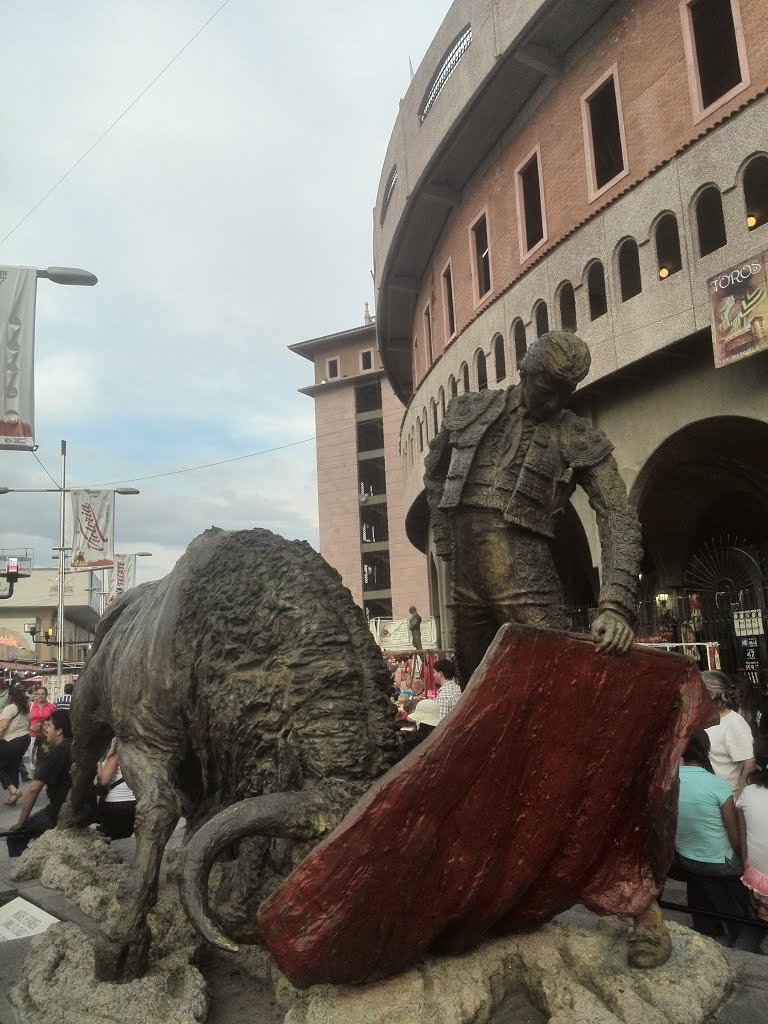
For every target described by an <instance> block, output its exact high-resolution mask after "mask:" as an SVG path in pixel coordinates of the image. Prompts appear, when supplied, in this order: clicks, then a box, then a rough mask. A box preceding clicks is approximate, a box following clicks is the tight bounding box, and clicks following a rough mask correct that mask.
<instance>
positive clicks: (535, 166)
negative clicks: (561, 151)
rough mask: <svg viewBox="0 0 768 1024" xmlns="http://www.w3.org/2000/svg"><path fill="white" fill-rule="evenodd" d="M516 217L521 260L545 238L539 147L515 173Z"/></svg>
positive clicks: (545, 227)
mask: <svg viewBox="0 0 768 1024" xmlns="http://www.w3.org/2000/svg"><path fill="white" fill-rule="evenodd" d="M515 186H516V192H517V216H518V225H519V232H520V251H521V258H522V259H525V258H526V257H527V256H529V255H530V254H531V253H532V252H533V251H534V249H537V248H538V247H539V246H540V245H541V244H542V242H543V241H544V240H545V239H546V237H547V225H546V218H545V215H544V196H543V188H542V181H541V160H540V158H539V147H538V146H537V147H536V149H535V150H534V151H533V152H532V153H530V154H529V155H528V156H527V157H526V158H525V160H524V161H523V162H522V163H521V164H520V166H519V167H518V168H517V170H516V172H515Z"/></svg>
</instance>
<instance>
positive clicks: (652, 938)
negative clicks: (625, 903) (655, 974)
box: [627, 901, 672, 967]
mask: <svg viewBox="0 0 768 1024" xmlns="http://www.w3.org/2000/svg"><path fill="white" fill-rule="evenodd" d="M671 955H672V940H671V939H670V937H669V932H668V931H667V926H666V925H665V924H664V920H663V918H662V916H661V910H660V909H659V905H658V903H656V902H655V901H654V903H653V904H652V905H651V906H650V907H649V908H648V910H646V912H645V913H644V914H639V915H638V916H637V917H636V918H635V919H634V921H633V924H632V934H631V935H630V936H629V941H628V949H627V963H628V964H629V966H630V967H661V965H662V964H665V963H666V962H667V960H669V958H670V956H671Z"/></svg>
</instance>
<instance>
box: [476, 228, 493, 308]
mask: <svg viewBox="0 0 768 1024" xmlns="http://www.w3.org/2000/svg"><path fill="white" fill-rule="evenodd" d="M471 231H472V262H473V266H474V271H475V289H476V290H475V298H477V299H482V297H483V296H484V295H487V294H488V292H489V291H490V290H491V251H490V247H489V245H488V223H487V221H486V219H485V214H483V215H482V217H480V218H479V219H478V220H476V221H475V223H474V224H473V225H472V229H471Z"/></svg>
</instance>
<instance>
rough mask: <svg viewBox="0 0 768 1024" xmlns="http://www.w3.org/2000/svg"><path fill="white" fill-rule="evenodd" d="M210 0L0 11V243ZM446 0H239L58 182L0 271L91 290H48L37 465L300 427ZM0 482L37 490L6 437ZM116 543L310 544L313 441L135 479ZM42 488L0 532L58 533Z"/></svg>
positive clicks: (247, 439)
mask: <svg viewBox="0 0 768 1024" xmlns="http://www.w3.org/2000/svg"><path fill="white" fill-rule="evenodd" d="M216 6H217V4H216V2H215V0H184V2H182V0H167V2H165V3H163V4H157V3H151V2H150V0H135V2H134V3H132V4H123V3H118V2H117V0H81V2H80V3H79V4H77V5H71V4H65V5H63V4H60V3H56V2H54V0H39V2H38V3H36V4H15V5H6V8H7V9H6V8H4V10H3V20H2V26H3V32H2V37H0V88H2V90H3V94H4V95H8V96H10V95H12V96H13V102H12V103H7V104H6V105H5V106H4V108H3V118H4V126H3V132H4V138H6V140H13V144H12V145H6V146H4V147H3V150H2V152H0V184H1V186H2V187H0V238H2V236H3V235H5V234H6V232H7V231H8V230H10V228H11V227H12V226H13V225H14V224H15V223H16V222H17V221H18V220H20V219H21V218H22V217H23V216H24V215H25V214H26V213H27V212H28V211H29V210H30V209H31V208H32V206H33V205H34V204H35V203H36V202H37V201H38V200H39V199H40V198H41V196H43V194H44V193H45V192H46V191H47V190H48V189H49V188H50V187H51V186H52V185H53V183H54V182H55V181H56V180H57V179H58V178H59V177H60V176H61V175H62V174H64V172H65V171H67V169H68V168H69V167H71V165H72V164H73V163H74V162H75V161H76V160H77V159H78V158H79V157H81V156H82V155H83V154H84V153H85V151H86V150H87V149H88V147H90V146H91V145H92V144H93V143H94V141H95V140H96V139H97V138H98V136H99V135H100V133H102V132H103V131H104V130H105V128H106V127H107V126H108V125H109V123H110V122H111V121H112V120H113V119H114V118H115V117H116V116H117V114H118V113H119V112H120V111H121V110H123V109H124V108H125V107H126V106H127V104H128V103H129V102H130V101H131V100H132V99H133V98H134V97H135V96H136V95H137V94H138V92H139V91H140V90H141V89H142V88H143V87H144V86H145V85H146V84H147V83H148V82H149V81H150V80H151V79H152V78H153V77H154V76H155V75H156V74H157V73H158V71H159V70H160V69H161V68H162V67H163V65H164V64H165V63H167V62H168V61H169V60H170V59H171V57H172V56H173V55H174V54H175V53H176V52H177V51H178V50H179V49H180V48H181V47H182V46H183V45H184V43H185V42H186V41H187V40H188V39H190V37H191V36H192V34H193V33H194V32H195V31H197V29H198V28H199V27H200V26H201V25H202V24H203V22H204V21H205V19H206V18H208V17H209V16H210V15H211V14H212V13H213V11H214V10H215V9H216ZM447 7H448V3H447V0H440V2H437V0H424V2H423V3H421V4H419V5H416V6H414V5H413V4H411V3H406V0H390V2H389V3H388V4H387V6H386V8H382V7H380V6H379V5H375V4H361V3H358V2H353V0H333V2H331V3H329V4H318V3H316V2H315V0H295V2H294V3H292V4H290V5H286V4H283V5H262V4H258V5H256V4H248V3H242V2H232V3H230V4H228V5H227V6H226V7H225V8H224V9H223V10H222V11H221V13H220V14H219V15H218V16H217V17H216V18H215V19H214V20H213V21H212V22H211V24H210V25H209V26H208V28H206V29H205V31H204V32H203V33H202V34H201V35H200V36H199V37H198V38H197V39H196V40H195V41H194V42H193V43H191V45H190V46H189V47H188V49H187V50H186V51H185V52H184V54H183V55H182V56H181V57H180V58H179V60H178V61H177V62H176V63H175V64H174V65H173V66H172V67H171V68H170V69H169V71H168V72H167V73H166V74H165V75H164V76H163V77H162V78H161V79H160V80H159V82H158V83H157V84H156V85H155V86H154V87H153V88H152V89H151V90H150V91H149V92H148V93H147V94H146V95H145V96H144V97H143V98H142V99H141V101H140V102H139V103H137V104H136V106H135V107H134V108H133V109H132V110H130V111H129V112H128V113H127V114H126V116H125V117H124V118H123V119H122V120H121V121H120V123H119V124H118V125H117V126H116V127H115V128H114V129H113V130H112V131H111V132H110V133H109V134H108V135H106V137H105V138H104V139H103V141H101V142H100V143H99V144H98V145H97V146H96V148H95V149H94V150H93V152H91V153H90V154H89V155H88V156H87V157H86V158H85V159H84V160H83V161H82V163H81V164H80V165H79V166H78V167H77V168H76V170H74V171H73V173H72V174H71V175H70V176H69V177H68V178H67V179H66V181H64V182H63V184H62V185H61V186H60V187H59V188H58V189H56V191H55V192H54V193H53V194H52V195H51V197H50V198H49V199H48V200H47V201H46V202H45V203H44V204H43V205H42V206H41V207H40V208H39V209H38V210H37V211H36V212H35V213H33V214H32V215H31V216H30V217H29V218H28V219H27V220H26V221H25V223H24V224H23V226H22V227H20V228H19V229H18V231H16V232H15V233H14V234H13V235H12V237H11V238H10V239H9V240H8V241H7V242H5V243H4V244H3V245H2V246H0V263H7V264H21V265H33V266H46V265H69V266H81V267H83V268H85V269H88V270H91V271H93V272H94V273H96V274H97V275H98V277H99V284H98V285H97V286H96V287H95V288H61V287H57V286H55V285H53V284H51V283H49V282H41V283H40V287H39V290H38V314H37V362H36V376H37V389H36V390H37V408H36V426H37V431H36V433H37V440H38V443H39V444H40V450H39V452H38V457H39V459H40V461H41V462H42V463H43V464H44V465H45V466H46V467H47V468H48V470H49V471H50V472H51V473H52V474H53V476H54V477H56V478H57V479H58V472H59V469H58V466H59V452H58V448H59V439H60V438H62V437H64V438H66V439H67V440H68V441H69V460H68V478H69V481H70V482H72V483H77V484H85V483H102V482H107V481H123V480H128V479H133V478H135V477H143V476H148V475H150V474H155V473H161V472H167V471H168V470H173V469H176V468H181V467H187V466H195V465H200V464H203V463H209V462H218V461H221V460H226V459H230V458H233V457H235V456H238V455H245V454H248V453H251V452H256V451H264V450H267V449H270V448H274V447H277V446H279V445H281V444H288V443H291V442H294V441H299V440H301V439H303V438H305V437H310V436H312V434H314V412H313V407H312V402H311V400H310V399H308V398H306V397H305V396H303V395H300V394H297V388H299V387H303V386H305V385H307V384H309V383H310V382H311V375H312V369H311V366H310V364H309V363H307V362H306V361H305V360H303V359H301V358H299V357H297V356H295V355H293V354H292V353H289V352H288V351H287V350H286V347H287V345H289V344H290V343H292V342H296V341H301V340H303V339H304V338H307V337H312V336H316V335H321V334H324V333H328V332H330V331H334V330H341V329H344V328H348V327H352V326H355V325H356V324H359V323H360V322H361V321H362V314H363V303H364V301H365V300H368V301H369V302H370V303H371V308H373V289H372V283H371V278H370V265H371V238H370V231H371V227H370V225H371V217H370V210H371V207H372V205H373V202H374V197H375V193H376V188H377V184H378V179H379V174H380V171H381V166H380V163H381V159H382V158H383V154H384V151H385V148H386V145H387V143H388V140H389V135H390V132H391V129H392V125H393V123H394V118H395V116H396V113H397V109H398V100H399V98H400V96H401V95H402V93H403V92H404V91H405V89H406V88H407V85H408V57H409V56H410V57H411V58H412V59H413V61H414V64H416V63H417V62H418V59H419V57H420V55H421V53H423V52H424V49H425V48H426V46H427V44H428V42H429V40H430V39H431V37H432V35H433V34H434V32H435V30H436V28H437V26H438V24H439V22H440V20H441V19H442V17H443V16H444V14H445V11H446V9H447ZM0 484H2V485H3V486H12V487H24V486H27V487H46V486H50V485H51V482H50V480H49V479H48V478H47V477H46V475H45V473H44V471H43V470H42V469H41V468H40V466H39V465H38V463H37V462H36V461H35V460H34V459H33V457H32V456H31V455H29V454H22V453H9V452H3V453H2V454H0ZM137 486H139V487H140V488H141V492H142V493H141V495H140V496H138V497H136V498H130V499H123V500H120V499H118V500H119V501H120V504H119V506H118V545H119V546H120V547H121V548H125V549H126V550H131V549H133V550H136V549H143V550H151V551H153V552H154V556H153V558H151V559H146V560H143V561H142V562H141V564H140V573H141V576H140V578H142V577H146V576H147V574H151V575H162V574H163V573H164V572H165V571H167V569H168V568H170V566H171V564H172V562H173V560H174V559H175V558H176V557H177V556H178V554H179V552H180V551H182V550H183V549H184V547H186V544H187V543H188V542H189V541H190V540H191V539H192V538H193V537H194V536H195V535H196V534H197V533H199V532H200V531H201V530H203V529H205V528H206V527H207V526H210V525H212V524H213V523H215V524H216V525H220V526H225V527H229V528H244V527H248V526H252V525H259V526H266V527H268V528H270V529H273V530H276V531H278V532H280V533H283V534H285V535H286V536H291V537H293V536H295V537H299V536H301V537H306V538H307V539H309V540H310V542H312V543H314V544H315V545H316V544H317V502H316V484H315V471H314V449H313V445H312V444H307V445H298V446H296V447H293V448H288V449H285V450H284V451H282V452H276V453H274V454H272V455H262V456H258V457H257V458H254V459H247V460H243V461H241V462H235V463H230V464H229V465H224V466H220V467H218V468H215V469H209V470H201V471H198V472H195V473H189V474H183V475H180V476H167V477H162V478H160V479H155V480H146V481H142V482H141V483H139V484H137ZM57 522H58V512H57V498H56V495H31V496H29V495H27V496H23V495H7V496H5V497H3V496H0V547H9V546H11V547H12V546H24V547H34V548H35V550H36V552H38V561H40V563H41V564H46V562H47V561H48V550H47V549H48V548H50V547H51V546H52V545H53V544H55V543H56V540H55V538H56V532H57Z"/></svg>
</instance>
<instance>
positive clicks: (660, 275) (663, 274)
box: [659, 267, 669, 281]
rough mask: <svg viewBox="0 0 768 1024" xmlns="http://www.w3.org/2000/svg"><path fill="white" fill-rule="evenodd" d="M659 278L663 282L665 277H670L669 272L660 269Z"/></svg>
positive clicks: (663, 268) (664, 268)
mask: <svg viewBox="0 0 768 1024" xmlns="http://www.w3.org/2000/svg"><path fill="white" fill-rule="evenodd" d="M659 277H660V278H661V280H662V281H663V280H664V278H665V277H669V271H668V270H667V268H666V267H659Z"/></svg>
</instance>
